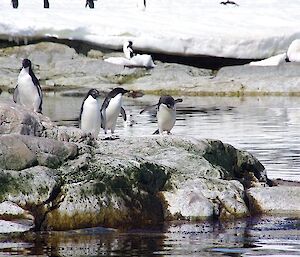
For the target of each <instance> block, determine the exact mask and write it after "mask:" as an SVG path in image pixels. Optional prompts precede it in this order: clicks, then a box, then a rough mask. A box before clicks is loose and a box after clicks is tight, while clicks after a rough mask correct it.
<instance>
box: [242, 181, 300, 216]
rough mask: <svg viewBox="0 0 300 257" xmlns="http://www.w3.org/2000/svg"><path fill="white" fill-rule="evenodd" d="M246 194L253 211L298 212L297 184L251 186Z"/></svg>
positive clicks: (299, 212)
mask: <svg viewBox="0 0 300 257" xmlns="http://www.w3.org/2000/svg"><path fill="white" fill-rule="evenodd" d="M246 195H247V197H248V199H249V204H250V209H251V210H252V211H253V212H254V213H267V214H289V215H297V216H298V215H299V214H300V205H299V202H300V187H299V186H275V187H264V188H256V187H253V188H250V189H248V190H247V191H246Z"/></svg>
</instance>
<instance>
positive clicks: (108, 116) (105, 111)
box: [101, 87, 129, 134]
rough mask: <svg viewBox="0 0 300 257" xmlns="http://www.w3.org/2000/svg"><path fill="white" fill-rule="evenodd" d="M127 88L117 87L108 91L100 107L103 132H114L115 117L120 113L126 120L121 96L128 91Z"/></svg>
mask: <svg viewBox="0 0 300 257" xmlns="http://www.w3.org/2000/svg"><path fill="white" fill-rule="evenodd" d="M128 92H129V91H128V90H125V89H124V88H121V87H117V88H114V89H113V90H112V91H110V92H109V93H108V95H107V96H106V98H105V99H104V102H103V104H102V107H101V128H103V129H104V133H105V134H107V131H108V130H110V131H111V134H113V133H114V132H115V128H116V124H117V118H118V116H119V115H120V113H121V114H122V117H123V119H124V121H126V112H125V110H124V108H123V107H122V96H123V95H124V94H126V93H128Z"/></svg>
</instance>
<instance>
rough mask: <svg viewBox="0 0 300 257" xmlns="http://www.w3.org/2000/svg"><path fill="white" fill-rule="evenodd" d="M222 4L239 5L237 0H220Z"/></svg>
mask: <svg viewBox="0 0 300 257" xmlns="http://www.w3.org/2000/svg"><path fill="white" fill-rule="evenodd" d="M220 4H223V5H227V4H231V5H235V6H239V5H238V4H237V3H236V2H233V1H229V0H227V1H226V2H224V1H223V2H220Z"/></svg>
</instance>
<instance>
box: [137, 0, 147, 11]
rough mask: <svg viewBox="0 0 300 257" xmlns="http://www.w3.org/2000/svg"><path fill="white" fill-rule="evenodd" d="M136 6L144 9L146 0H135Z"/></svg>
mask: <svg viewBox="0 0 300 257" xmlns="http://www.w3.org/2000/svg"><path fill="white" fill-rule="evenodd" d="M137 7H138V9H140V10H141V11H145V10H146V0H137Z"/></svg>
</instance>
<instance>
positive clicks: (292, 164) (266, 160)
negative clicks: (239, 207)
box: [44, 94, 300, 180]
mask: <svg viewBox="0 0 300 257" xmlns="http://www.w3.org/2000/svg"><path fill="white" fill-rule="evenodd" d="M157 100H158V96H144V97H142V98H136V99H132V98H125V99H124V107H125V109H126V111H127V115H128V117H129V119H130V122H131V123H132V126H129V122H127V123H124V122H123V121H122V119H119V120H118V124H117V129H116V133H117V134H119V135H124V136H125V135H126V136H141V135H150V134H152V133H153V132H154V131H155V130H156V129H157V125H156V117H155V113H154V112H146V113H143V114H142V115H140V114H139V111H140V110H141V109H143V108H144V107H145V106H148V105H151V104H153V103H156V102H157ZM183 100H184V101H183V103H179V104H178V105H177V121H176V124H175V127H174V129H173V131H172V133H173V134H174V135H179V136H180V135H190V136H194V137H197V138H213V139H219V140H222V141H223V142H226V143H229V144H232V145H233V146H235V147H237V148H240V149H244V150H247V151H249V152H251V153H252V154H254V155H255V156H256V157H257V158H258V159H259V160H260V161H261V162H262V163H263V165H264V166H265V167H266V169H267V172H268V176H269V177H270V178H283V179H293V180H300V176H299V172H300V144H299V141H300V140H299V139H300V136H299V135H300V132H299V131H300V98H298V97H245V98H237V97H183ZM100 101H101V102H102V101H103V99H101V100H100ZM81 102H82V98H81V97H62V96H60V95H49V94H48V97H46V98H45V104H44V113H45V114H46V115H48V116H49V117H50V118H51V119H52V120H54V121H57V123H58V124H60V125H73V126H78V121H77V119H78V116H79V110H80V106H81ZM100 136H101V134H100Z"/></svg>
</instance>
